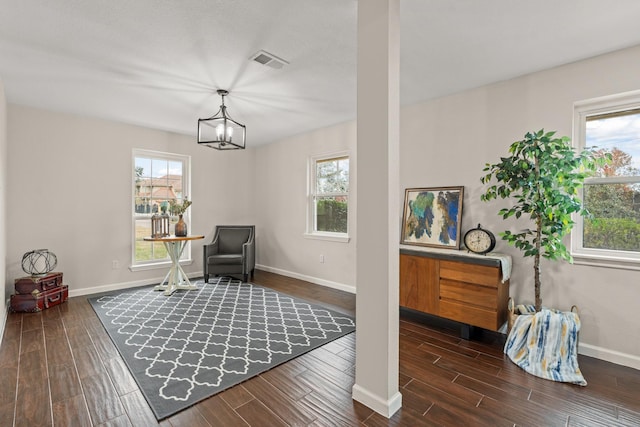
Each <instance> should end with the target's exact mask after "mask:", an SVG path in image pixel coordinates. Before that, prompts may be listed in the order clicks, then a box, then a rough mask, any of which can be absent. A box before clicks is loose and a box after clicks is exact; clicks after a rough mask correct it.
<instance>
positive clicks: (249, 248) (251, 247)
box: [242, 235, 256, 273]
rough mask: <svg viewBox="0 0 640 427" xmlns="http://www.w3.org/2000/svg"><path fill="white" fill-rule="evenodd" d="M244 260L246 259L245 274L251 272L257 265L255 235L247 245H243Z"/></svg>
mask: <svg viewBox="0 0 640 427" xmlns="http://www.w3.org/2000/svg"><path fill="white" fill-rule="evenodd" d="M242 258H244V259H245V262H244V266H245V268H246V271H245V273H249V272H251V271H252V270H253V269H254V268H255V265H256V246H255V240H253V235H252V236H251V238H250V239H249V240H248V241H247V242H246V243H244V244H243V245H242Z"/></svg>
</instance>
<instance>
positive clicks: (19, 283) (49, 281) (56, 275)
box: [10, 272, 69, 312]
mask: <svg viewBox="0 0 640 427" xmlns="http://www.w3.org/2000/svg"><path fill="white" fill-rule="evenodd" d="M15 289H16V294H15V295H11V303H10V308H11V311H14V312H37V311H42V310H44V309H45V308H49V307H53V306H55V305H58V304H62V303H63V302H65V301H66V300H67V299H68V298H69V287H68V286H66V285H63V284H62V273H60V272H51V273H48V274H45V275H44V276H27V277H21V278H19V279H16V281H15Z"/></svg>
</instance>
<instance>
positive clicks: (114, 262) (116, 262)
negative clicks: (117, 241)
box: [111, 259, 120, 270]
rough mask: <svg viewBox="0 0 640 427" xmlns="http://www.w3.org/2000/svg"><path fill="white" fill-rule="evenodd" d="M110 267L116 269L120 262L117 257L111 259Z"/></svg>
mask: <svg viewBox="0 0 640 427" xmlns="http://www.w3.org/2000/svg"><path fill="white" fill-rule="evenodd" d="M111 268H113V269H114V270H117V269H119V268H120V262H119V261H118V260H117V259H114V260H113V261H111Z"/></svg>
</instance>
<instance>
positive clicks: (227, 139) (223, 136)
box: [198, 89, 247, 150]
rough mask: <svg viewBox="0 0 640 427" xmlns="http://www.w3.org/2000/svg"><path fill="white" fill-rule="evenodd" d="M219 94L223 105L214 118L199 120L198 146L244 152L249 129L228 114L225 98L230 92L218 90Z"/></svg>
mask: <svg viewBox="0 0 640 427" xmlns="http://www.w3.org/2000/svg"><path fill="white" fill-rule="evenodd" d="M217 92H218V95H220V96H221V97H222V105H220V109H219V110H218V112H217V113H216V114H215V115H214V116H212V117H209V118H208V119H198V144H202V145H204V146H207V147H209V148H214V149H216V150H244V148H245V136H246V130H247V128H246V126H245V125H243V124H242V123H238V122H236V121H235V120H233V119H232V118H231V117H229V115H228V114H227V107H226V106H225V105H224V97H225V96H227V95H229V91H227V90H224V89H218V91H217Z"/></svg>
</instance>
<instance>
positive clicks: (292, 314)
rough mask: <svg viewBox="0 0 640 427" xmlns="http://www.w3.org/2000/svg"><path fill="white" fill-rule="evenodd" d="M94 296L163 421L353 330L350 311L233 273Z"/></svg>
mask: <svg viewBox="0 0 640 427" xmlns="http://www.w3.org/2000/svg"><path fill="white" fill-rule="evenodd" d="M196 284H197V286H198V290H192V291H177V292H175V293H174V294H173V295H171V296H168V297H167V296H165V295H164V294H163V293H162V292H158V291H154V290H153V287H144V288H137V289H132V290H127V291H123V292H121V293H118V294H114V295H104V296H99V297H93V298H89V302H90V303H91V305H92V306H93V308H94V310H95V311H96V313H97V314H98V317H99V319H100V320H101V322H102V324H103V325H104V327H105V329H106V330H107V332H108V333H109V336H110V337H111V339H112V340H113V342H114V343H115V345H116V347H117V348H118V351H119V352H120V354H121V355H122V357H123V359H124V361H125V363H126V364H127V366H128V367H129V370H130V371H131V374H132V375H133V377H134V378H135V379H136V381H137V383H138V385H139V387H140V389H141V391H142V392H143V394H144V396H145V398H146V399H147V401H148V402H149V405H150V406H151V408H152V410H153V412H154V414H155V415H156V417H157V418H158V419H159V420H161V419H164V418H166V417H168V416H170V415H173V414H174V413H176V412H178V411H180V410H182V409H185V408H187V407H189V406H191V405H193V404H195V403H197V402H199V401H200V400H202V399H205V398H207V397H209V396H212V395H213V394H215V393H218V392H220V391H222V390H224V389H226V388H229V387H231V386H233V385H236V384H238V383H240V382H242V381H244V380H246V379H249V378H251V377H253V376H255V375H257V374H259V373H261V372H264V371H266V370H268V369H270V368H272V367H274V366H276V365H278V364H280V363H283V362H286V361H287V360H290V359H292V358H294V357H296V356H299V355H301V354H303V353H305V352H307V351H310V350H312V349H314V348H317V347H319V346H321V345H323V344H326V343H327V342H330V341H332V340H334V339H336V338H339V337H341V336H343V335H346V334H348V333H350V332H353V331H354V330H355V322H354V319H353V318H352V317H350V316H348V315H345V314H341V313H338V312H336V311H332V310H328V309H326V308H324V307H321V306H318V305H312V304H309V303H307V302H305V301H302V300H300V299H296V298H293V297H291V296H288V295H285V294H282V293H279V292H276V291H273V290H270V289H266V288H263V287H260V286H257V285H253V284H249V283H242V282H240V281H238V280H234V279H231V278H228V277H222V278H215V279H210V282H209V283H207V284H205V283H204V282H203V281H202V280H200V281H197V282H196Z"/></svg>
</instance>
